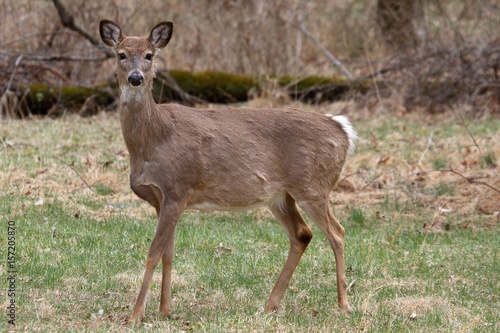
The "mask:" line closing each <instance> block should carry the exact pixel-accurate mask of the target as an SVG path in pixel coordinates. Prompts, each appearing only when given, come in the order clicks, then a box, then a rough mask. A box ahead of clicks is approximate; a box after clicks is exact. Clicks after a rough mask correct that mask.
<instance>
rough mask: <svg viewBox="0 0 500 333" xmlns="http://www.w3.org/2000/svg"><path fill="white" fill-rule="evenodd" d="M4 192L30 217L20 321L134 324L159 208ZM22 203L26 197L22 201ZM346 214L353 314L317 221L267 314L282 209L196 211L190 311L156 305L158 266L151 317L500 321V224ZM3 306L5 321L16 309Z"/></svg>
mask: <svg viewBox="0 0 500 333" xmlns="http://www.w3.org/2000/svg"><path fill="white" fill-rule="evenodd" d="M0 202H2V204H1V205H0V212H1V213H2V216H7V217H8V219H12V220H14V221H15V222H16V229H17V240H16V241H17V249H18V250H17V262H18V266H17V268H18V282H17V286H18V295H19V296H18V298H17V302H18V303H17V305H18V329H19V330H28V331H29V330H30V329H31V328H34V327H38V328H40V329H41V331H54V330H60V331H80V330H82V329H84V328H85V329H88V330H96V331H107V330H127V329H128V328H129V327H128V326H126V325H125V322H126V316H127V315H128V314H129V312H130V308H131V307H132V306H133V302H134V299H135V296H136V293H137V292H138V289H139V286H140V281H141V278H142V273H143V266H144V262H145V255H146V253H147V250H148V246H149V244H150V241H151V238H152V236H153V233H154V228H155V219H154V216H153V215H149V216H146V217H144V218H143V219H132V218H130V217H128V216H125V215H122V214H121V213H120V212H116V213H114V214H112V215H111V216H109V217H107V218H105V219H102V220H100V221H96V220H95V219H94V218H92V217H91V216H89V215H86V214H80V215H78V216H77V217H76V216H75V213H74V208H73V207H72V206H71V205H68V204H64V203H61V202H58V201H57V200H54V201H53V202H48V203H44V204H43V205H40V206H35V205H34V200H30V199H27V198H25V197H22V196H19V197H13V196H2V197H0ZM18 206H22V207H23V208H22V209H19V210H18V213H17V214H12V208H13V207H14V208H16V210H17V209H18V208H19V207H18ZM377 208H382V207H377ZM388 213H390V212H388ZM422 213H423V214H425V212H423V211H422ZM363 214H366V212H363ZM339 215H340V217H341V218H342V220H343V221H344V226H345V227H346V230H347V235H346V265H347V271H348V273H347V274H348V280H349V281H353V280H356V284H355V286H354V288H353V291H352V292H351V294H350V302H351V306H352V308H353V312H352V314H351V315H350V317H346V316H344V315H342V314H340V313H339V312H338V310H337V307H336V286H335V275H334V274H335V269H334V261H333V254H332V252H331V249H330V248H329V246H328V245H327V242H326V239H325V237H324V236H323V235H322V234H321V233H320V232H319V231H318V230H317V229H316V228H313V230H314V233H315V238H314V239H313V241H312V243H311V245H310V247H309V248H308V249H307V251H306V253H305V255H304V258H303V259H302V261H301V263H300V265H299V267H298V268H297V271H296V272H295V275H294V278H293V279H292V283H291V286H290V288H289V290H287V292H286V294H285V297H284V299H283V302H282V313H281V314H280V315H274V316H265V315H264V314H263V313H262V309H263V306H264V304H265V301H266V299H267V296H268V294H269V292H270V290H271V288H272V286H273V283H274V282H275V280H276V278H277V275H278V274H279V271H280V269H281V266H282V265H283V263H284V260H285V258H286V253H287V250H288V240H287V238H286V236H285V234H284V232H283V230H282V228H281V227H280V226H279V224H278V223H277V222H275V221H274V220H273V219H272V218H271V217H270V216H268V215H265V216H264V217H260V218H257V217H256V216H255V215H254V214H251V213H248V214H210V215H209V214H197V213H187V214H185V215H184V216H183V217H182V219H181V221H180V223H179V226H178V231H177V242H176V249H177V251H176V258H175V263H174V284H173V303H174V313H175V314H176V315H178V317H179V319H176V320H171V321H162V320H158V319H157V317H156V314H157V308H158V305H159V292H160V285H159V277H160V272H159V271H158V272H157V275H156V279H155V282H154V283H153V284H152V287H151V291H150V298H149V301H148V303H147V305H148V306H147V311H146V321H145V327H146V328H147V327H152V328H154V329H156V328H157V329H161V330H164V329H166V330H171V331H180V330H186V329H187V328H189V329H190V330H192V331H210V332H220V331H252V330H257V331H274V330H278V331H293V332H306V331H324V330H325V329H328V330H333V331H358V330H362V329H363V330H366V331H368V332H392V331H411V332H417V331H418V332H429V331H446V332H454V331H459V330H460V329H461V328H463V327H465V326H466V325H468V324H469V323H471V322H473V321H474V320H475V319H476V318H478V319H477V323H476V324H475V325H474V327H475V330H477V331H480V330H481V331H484V330H485V329H486V330H488V328H491V329H493V327H492V326H491V325H493V326H494V325H496V320H497V317H498V310H497V309H498V307H495V304H496V305H498V299H497V296H498V295H497V292H498V274H499V273H500V271H499V270H500V269H499V267H498V265H497V261H498V252H499V251H498V249H499V248H500V244H499V243H500V242H499V239H498V237H497V235H496V233H495V232H493V231H491V230H488V229H485V230H482V231H471V230H469V229H463V228H460V227H458V226H457V225H456V224H454V221H453V219H452V220H451V223H452V225H453V227H452V228H451V229H450V230H447V231H443V232H442V233H431V232H426V231H424V230H423V229H422V228H421V225H420V224H419V223H415V222H416V221H413V220H411V219H407V218H405V217H402V216H399V217H397V218H394V219H391V220H390V221H388V222H383V223H363V224H361V223H360V222H359V216H358V215H357V214H353V213H351V214H350V215H346V214H339ZM456 218H457V220H458V217H456ZM479 222H481V221H478V223H479ZM412 316H414V317H415V318H413V317H412ZM1 320H2V325H5V321H6V319H5V317H4V316H3V317H2V318H1ZM488 325H490V326H488ZM475 330H474V331H475Z"/></svg>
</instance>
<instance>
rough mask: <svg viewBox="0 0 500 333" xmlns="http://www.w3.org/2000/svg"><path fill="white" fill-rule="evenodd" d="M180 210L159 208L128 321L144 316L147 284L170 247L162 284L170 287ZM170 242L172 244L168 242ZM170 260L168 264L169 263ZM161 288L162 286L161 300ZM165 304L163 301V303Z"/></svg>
mask: <svg viewBox="0 0 500 333" xmlns="http://www.w3.org/2000/svg"><path fill="white" fill-rule="evenodd" d="M180 213H181V210H180V209H178V207H177V206H172V205H170V206H168V207H167V206H164V207H162V208H161V209H160V214H159V219H158V226H157V228H156V232H155V236H154V238H153V242H152V243H151V247H150V248H149V252H148V258H147V261H146V271H145V272H144V279H143V280H142V285H141V290H140V292H139V296H137V301H136V303H135V306H134V309H133V310H132V315H131V316H130V321H131V322H132V323H133V324H139V323H140V322H141V321H142V319H143V318H144V314H145V309H146V296H147V294H148V289H149V285H150V284H151V280H152V278H153V273H154V271H155V269H156V266H158V263H159V262H160V259H161V258H162V257H163V256H164V255H165V254H166V252H167V251H166V249H167V248H169V249H170V248H171V251H169V253H170V252H171V255H170V257H169V258H167V257H166V262H167V271H168V274H167V277H168V279H167V282H166V283H165V282H164V283H163V284H162V287H164V286H165V284H168V287H169V289H170V270H171V267H172V266H171V262H172V256H173V242H174V234H175V226H176V224H177V221H178V219H179V216H180ZM170 243H172V244H170ZM169 262H170V264H169ZM163 278H164V279H165V268H164V276H163ZM163 295H164V293H163V288H162V302H163ZM166 296H168V298H169V301H168V303H166V304H168V308H170V292H168V293H167V294H166ZM163 304H165V303H163Z"/></svg>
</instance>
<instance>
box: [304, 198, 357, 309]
mask: <svg viewBox="0 0 500 333" xmlns="http://www.w3.org/2000/svg"><path fill="white" fill-rule="evenodd" d="M300 207H301V208H302V209H304V211H305V212H306V214H307V215H309V216H310V217H311V219H313V221H314V223H315V224H316V225H317V226H318V227H319V228H320V230H321V231H322V232H323V233H324V234H325V235H326V237H327V239H328V242H329V243H330V246H331V247H332V249H333V254H334V256H335V267H336V271H337V296H338V305H339V307H340V309H341V310H342V311H343V312H346V313H348V312H349V303H348V301H347V278H346V275H345V268H344V235H345V231H344V228H343V227H342V226H341V225H340V222H339V221H338V220H337V219H336V218H335V216H333V214H332V213H331V212H330V208H329V207H328V197H327V198H326V199H325V200H324V203H321V200H319V201H314V202H313V201H308V202H300Z"/></svg>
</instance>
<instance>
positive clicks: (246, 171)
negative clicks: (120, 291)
mask: <svg viewBox="0 0 500 333" xmlns="http://www.w3.org/2000/svg"><path fill="white" fill-rule="evenodd" d="M172 31H173V24H172V23H171V22H161V23H159V24H158V25H156V26H155V27H154V28H153V29H152V30H151V33H150V34H149V36H148V37H129V36H124V35H123V33H122V30H121V29H120V27H119V26H118V25H117V24H116V23H114V22H112V21H109V20H102V21H101V22H100V27H99V32H100V35H101V39H102V41H103V42H104V44H106V45H107V46H109V47H111V48H112V49H114V51H115V53H116V76H117V79H118V83H119V87H120V95H121V97H120V101H121V110H120V119H121V126H122V132H123V138H124V140H125V144H126V145H127V149H128V151H129V154H130V169H131V170H130V186H131V188H132V190H133V191H134V192H135V194H137V196H139V197H140V198H141V199H143V200H146V201H147V202H149V203H150V204H151V205H152V206H153V207H154V208H155V209H156V213H157V215H158V225H157V228H156V232H155V235H154V238H153V241H152V243H151V247H150V249H149V252H148V255H147V261H146V270H145V273H144V279H143V282H142V286H141V289H140V292H139V295H138V297H137V301H136V304H135V306H134V308H133V311H132V315H131V318H130V319H131V321H132V322H140V321H141V320H142V319H143V318H144V313H145V301H146V295H147V292H148V289H149V285H150V283H151V279H152V277H153V273H154V271H155V268H156V266H157V265H158V263H159V261H160V259H161V261H162V266H163V273H162V286H161V301H160V314H161V315H164V316H170V313H171V297H170V285H171V271H172V260H173V256H174V235H175V228H176V225H177V222H178V219H179V216H180V215H181V212H182V211H183V210H185V209H198V210H209V211H210V210H244V209H251V208H254V207H257V206H260V205H267V206H268V207H269V209H270V210H271V212H272V213H273V214H274V216H275V217H276V218H277V219H278V220H279V221H280V222H281V224H282V225H283V227H284V229H285V231H286V233H287V235H288V237H289V239H290V251H289V253H288V258H287V260H286V263H285V266H284V267H283V270H282V271H281V274H280V275H279V277H278V280H277V282H276V284H275V285H274V288H273V290H272V291H271V295H270V296H269V300H268V301H267V305H266V310H267V311H274V310H276V309H277V308H278V305H279V303H280V301H281V298H282V296H283V293H284V292H285V289H286V288H287V287H288V285H289V282H290V279H291V277H292V274H293V272H294V270H295V268H296V266H297V264H298V262H299V260H300V258H301V256H302V254H303V253H304V251H305V249H306V247H307V245H308V244H309V242H310V240H311V238H312V231H311V229H310V228H309V226H308V225H307V223H306V222H305V221H304V219H303V218H302V216H301V215H300V213H299V211H298V208H297V206H298V207H300V208H301V209H302V210H303V211H304V212H305V213H306V214H307V215H308V216H309V217H310V218H311V219H312V220H313V221H314V223H315V224H316V225H317V226H318V228H319V229H320V230H321V231H322V232H323V233H324V234H325V235H326V237H327V238H328V241H329V243H330V245H331V247H332V249H333V252H334V256H335V263H336V272H337V293H338V305H339V307H340V309H341V310H343V311H345V312H348V311H349V304H348V302H347V280H346V276H345V269H344V228H343V227H342V226H341V225H340V223H339V221H338V220H337V219H336V218H335V217H334V216H333V215H332V213H331V211H330V209H329V194H330V192H331V191H332V189H333V188H334V186H335V185H336V183H337V182H338V180H339V177H340V174H341V172H342V170H343V168H344V165H345V163H346V158H347V156H348V154H349V153H350V152H352V151H353V149H354V142H355V140H356V132H355V131H354V129H353V127H352V126H351V124H350V122H349V121H348V120H347V118H346V117H344V116H332V115H319V114H315V113H310V112H304V111H300V110H296V109H290V108H281V109H278V108H266V109H244V108H241V109H240V108H230V109H224V110H209V109H195V108H190V107H185V106H181V105H177V104H156V103H155V102H154V100H153V95H152V84H153V78H154V77H155V66H154V58H155V55H156V54H157V52H158V51H159V50H160V49H162V48H164V47H165V46H166V45H167V44H168V42H169V41H170V38H171V37H172Z"/></svg>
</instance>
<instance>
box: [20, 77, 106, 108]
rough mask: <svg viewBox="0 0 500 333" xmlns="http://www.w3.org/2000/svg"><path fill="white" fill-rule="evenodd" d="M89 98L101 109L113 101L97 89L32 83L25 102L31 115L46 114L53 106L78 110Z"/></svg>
mask: <svg viewBox="0 0 500 333" xmlns="http://www.w3.org/2000/svg"><path fill="white" fill-rule="evenodd" d="M19 90H21V91H23V90H24V89H23V88H20V89H19ZM89 97H94V103H96V104H97V105H100V106H102V107H105V106H107V105H109V104H111V103H112V102H113V100H114V98H113V96H111V95H110V94H109V93H108V92H105V91H103V90H99V89H92V88H86V87H79V86H62V87H53V86H49V85H47V84H41V83H34V84H31V85H30V86H29V87H28V94H27V98H26V101H27V104H28V108H29V109H30V111H31V113H33V114H47V112H48V110H49V109H50V108H51V107H52V106H53V105H54V104H61V105H64V107H66V108H69V109H78V108H80V107H81V106H82V105H83V103H85V101H86V100H87V99H88V98H89Z"/></svg>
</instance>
